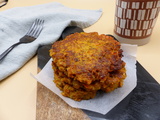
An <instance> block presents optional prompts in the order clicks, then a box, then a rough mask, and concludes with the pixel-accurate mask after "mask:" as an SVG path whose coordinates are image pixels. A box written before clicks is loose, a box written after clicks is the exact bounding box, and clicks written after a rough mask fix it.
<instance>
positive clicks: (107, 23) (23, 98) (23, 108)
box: [0, 0, 160, 120]
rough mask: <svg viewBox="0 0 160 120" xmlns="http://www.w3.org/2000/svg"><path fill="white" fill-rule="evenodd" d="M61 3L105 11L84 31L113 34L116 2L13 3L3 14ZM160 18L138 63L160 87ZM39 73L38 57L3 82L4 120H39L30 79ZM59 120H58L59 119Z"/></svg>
mask: <svg viewBox="0 0 160 120" xmlns="http://www.w3.org/2000/svg"><path fill="white" fill-rule="evenodd" d="M53 1H57V2H60V3H62V4H63V5H65V6H68V7H71V8H78V9H99V8H102V9H103V15H102V17H101V18H100V20H99V21H98V22H97V23H96V24H94V25H92V26H91V27H88V28H86V29H84V31H86V32H93V31H97V32H99V33H100V34H102V33H104V34H113V26H114V11H115V7H114V6H115V0H9V3H8V4H7V5H6V6H4V7H3V8H0V11H3V10H6V9H9V8H13V7H21V6H32V5H38V4H43V3H49V2H53ZM159 34H160V16H159V17H158V19H157V23H156V25H155V28H154V30H153V33H152V36H151V41H150V42H149V43H148V44H147V45H144V46H139V47H138V51H137V60H138V61H139V62H140V63H141V64H142V65H143V66H144V68H145V69H146V70H147V71H148V72H149V73H150V74H151V75H152V76H153V77H154V78H155V79H156V80H157V81H158V82H159V83H160V35H159ZM30 73H32V74H36V73H37V56H35V57H34V58H33V59H31V60H30V61H29V62H28V63H27V64H26V65H25V66H24V67H22V68H21V69H20V70H19V71H18V72H16V73H15V74H13V75H11V76H10V77H8V78H7V79H5V80H3V81H2V82H0V120H35V118H36V89H37V88H36V87H37V86H36V85H37V82H36V80H35V79H33V78H32V77H31V76H30ZM55 120H56V119H55Z"/></svg>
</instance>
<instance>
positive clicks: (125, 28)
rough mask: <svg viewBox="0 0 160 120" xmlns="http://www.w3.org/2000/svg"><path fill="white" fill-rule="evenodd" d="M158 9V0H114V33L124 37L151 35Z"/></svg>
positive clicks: (159, 6) (159, 5)
mask: <svg viewBox="0 0 160 120" xmlns="http://www.w3.org/2000/svg"><path fill="white" fill-rule="evenodd" d="M159 11H160V0H139V1H138V0H116V11H115V20H114V21H115V27H114V31H115V33H116V34H118V35H119V36H122V37H126V38H134V39H136V38H137V39H139V38H145V37H148V36H150V35H151V33H152V30H153V27H154V25H155V23H156V20H157V17H158V14H159Z"/></svg>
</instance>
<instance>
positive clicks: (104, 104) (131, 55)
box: [33, 44, 137, 114]
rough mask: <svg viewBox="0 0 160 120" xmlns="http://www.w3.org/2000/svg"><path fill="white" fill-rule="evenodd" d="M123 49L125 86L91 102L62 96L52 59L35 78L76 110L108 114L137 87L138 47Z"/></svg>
mask: <svg viewBox="0 0 160 120" xmlns="http://www.w3.org/2000/svg"><path fill="white" fill-rule="evenodd" d="M121 48H122V49H123V51H124V52H123V55H124V57H123V58H122V59H123V60H124V61H125V62H126V69H127V78H126V79H125V80H124V85H123V86H122V87H121V88H118V89H116V90H114V91H112V92H110V93H102V92H99V93H98V94H97V95H96V97H95V98H93V99H90V100H82V101H80V102H77V101H74V100H72V99H70V98H67V97H64V96H62V95H61V91H60V90H59V89H58V88H57V87H56V85H55V84H54V82H53V78H54V76H53V70H52V66H51V62H52V59H50V60H49V61H48V63H47V64H46V65H45V67H44V68H43V69H42V70H41V71H40V72H39V73H38V74H37V75H35V76H33V77H34V78H35V79H36V80H37V81H38V82H40V83H41V84H43V85H44V86H46V87H47V88H48V89H50V90H51V91H53V92H54V93H55V94H57V95H58V96H59V97H61V98H62V99H63V100H64V101H65V102H66V103H68V104H69V105H70V106H72V107H75V108H81V109H86V110H90V111H94V112H98V113H101V114H106V113H107V112H109V111H110V110H111V109H112V108H113V107H115V106H116V105H117V104H118V103H119V102H120V101H121V100H123V99H124V98H125V97H126V96H127V95H128V94H129V93H130V92H131V91H132V90H133V89H134V88H135V87H136V85H137V76H136V65H135V64H136V52H137V46H136V45H128V44H122V45H121Z"/></svg>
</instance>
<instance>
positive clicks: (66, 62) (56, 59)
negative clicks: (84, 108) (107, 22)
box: [50, 32, 126, 101]
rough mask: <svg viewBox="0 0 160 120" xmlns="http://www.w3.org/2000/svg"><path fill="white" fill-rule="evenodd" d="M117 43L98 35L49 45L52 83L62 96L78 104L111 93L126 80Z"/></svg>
mask: <svg viewBox="0 0 160 120" xmlns="http://www.w3.org/2000/svg"><path fill="white" fill-rule="evenodd" d="M122 52H123V51H122V50H121V49H120V43H119V42H118V41H116V40H114V39H113V38H112V37H110V36H106V35H104V34H102V35H98V33H96V32H93V33H84V32H82V33H74V34H72V35H69V36H67V37H66V38H65V39H64V40H62V41H57V42H55V43H54V44H53V45H52V49H51V50H50V56H51V57H52V58H53V62H52V66H53V70H54V75H55V77H54V82H55V84H56V85H57V87H58V88H59V89H60V90H61V91H62V95H64V96H67V97H70V98H72V99H74V100H77V101H80V100H83V99H91V98H93V97H95V95H96V92H97V91H98V90H103V91H105V92H111V91H113V90H114V89H116V88H118V87H121V86H122V85H123V80H124V79H125V77H126V69H125V62H124V61H122V59H121V58H122Z"/></svg>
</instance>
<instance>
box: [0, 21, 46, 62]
mask: <svg viewBox="0 0 160 120" xmlns="http://www.w3.org/2000/svg"><path fill="white" fill-rule="evenodd" d="M43 24H44V20H41V19H36V20H35V21H34V22H33V24H32V26H31V27H30V29H29V30H28V32H27V33H26V34H25V35H24V36H23V37H22V38H21V39H20V40H19V42H18V43H15V44H13V45H12V46H10V47H9V48H8V49H7V50H5V51H4V52H3V53H2V54H1V55H0V61H1V60H2V59H3V58H5V56H6V55H7V54H8V53H9V52H10V51H11V50H12V49H13V48H14V47H16V46H17V45H19V44H24V43H30V42H33V41H34V40H36V39H37V38H38V36H39V34H40V33H41V31H42V29H43Z"/></svg>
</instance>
